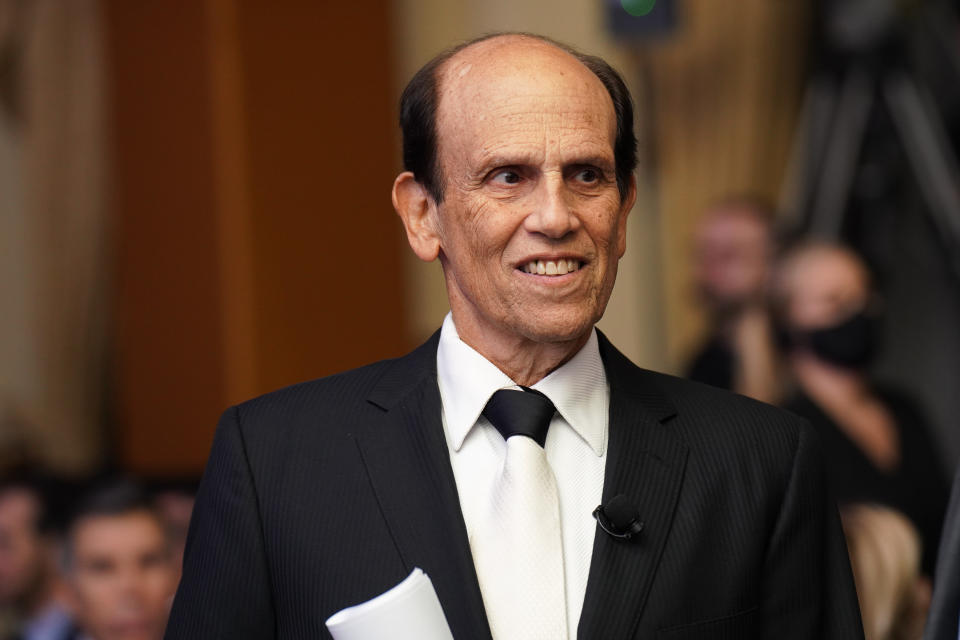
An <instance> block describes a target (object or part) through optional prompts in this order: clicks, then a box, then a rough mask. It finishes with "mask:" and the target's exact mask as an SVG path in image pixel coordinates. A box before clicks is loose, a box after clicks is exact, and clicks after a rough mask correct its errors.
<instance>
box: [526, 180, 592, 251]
mask: <svg viewBox="0 0 960 640" xmlns="http://www.w3.org/2000/svg"><path fill="white" fill-rule="evenodd" d="M536 194H537V198H536V201H535V202H534V203H533V205H534V209H533V211H531V212H530V215H528V216H527V218H526V220H525V221H524V228H526V230H527V231H529V232H531V233H541V234H543V235H545V236H547V237H548V238H553V239H560V238H563V237H564V236H566V235H567V234H569V233H571V232H573V231H576V230H577V229H578V228H579V227H580V219H579V218H578V217H577V214H576V211H575V206H574V200H573V194H571V193H569V190H568V189H567V185H566V184H565V183H564V180H563V178H562V177H561V176H556V175H547V176H545V178H544V179H543V180H542V181H541V182H540V184H539V185H538V188H537V190H536Z"/></svg>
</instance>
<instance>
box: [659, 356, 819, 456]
mask: <svg viewBox="0 0 960 640" xmlns="http://www.w3.org/2000/svg"><path fill="white" fill-rule="evenodd" d="M644 376H646V377H647V379H648V381H649V383H650V384H654V385H656V386H657V387H658V388H660V389H661V391H662V392H663V393H664V395H665V396H666V397H667V398H668V400H669V402H670V403H671V404H672V405H673V406H674V407H675V409H676V411H677V416H678V418H679V419H678V420H677V423H678V427H679V428H681V429H682V431H683V432H684V434H685V435H686V436H687V437H688V438H689V439H692V440H706V441H708V442H709V443H710V444H711V445H722V443H729V444H734V445H741V446H744V447H748V448H756V447H757V446H762V445H763V443H766V442H770V441H780V442H781V443H782V444H783V445H785V446H786V447H787V448H789V450H790V451H793V450H795V448H796V446H797V444H798V442H799V440H800V438H801V437H804V438H807V437H812V436H813V430H812V428H811V427H810V426H809V424H807V422H806V420H804V419H803V418H801V417H799V416H797V415H795V414H793V413H791V412H789V411H786V410H784V409H781V408H779V407H775V406H773V405H770V404H767V403H765V402H760V401H758V400H754V399H753V398H748V397H746V396H742V395H739V394H736V393H732V392H730V391H727V390H724V389H719V388H717V387H712V386H710V385H706V384H703V383H700V382H694V381H692V380H686V379H684V378H678V377H676V376H671V375H667V374H664V373H658V372H654V371H646V370H644Z"/></svg>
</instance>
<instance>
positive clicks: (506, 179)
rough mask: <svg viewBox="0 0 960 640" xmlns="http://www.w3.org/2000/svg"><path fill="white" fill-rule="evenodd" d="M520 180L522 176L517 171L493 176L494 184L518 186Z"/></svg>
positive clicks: (499, 172) (507, 171)
mask: <svg viewBox="0 0 960 640" xmlns="http://www.w3.org/2000/svg"><path fill="white" fill-rule="evenodd" d="M520 180H521V178H520V174H519V173H517V172H516V171H509V170H504V171H498V172H497V173H495V174H494V175H493V182H495V183H499V184H517V183H519V182H520Z"/></svg>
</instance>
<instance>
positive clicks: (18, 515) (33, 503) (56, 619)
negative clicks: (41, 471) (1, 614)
mask: <svg viewBox="0 0 960 640" xmlns="http://www.w3.org/2000/svg"><path fill="white" fill-rule="evenodd" d="M51 490H52V484H51V482H49V481H46V480H44V479H42V478H40V477H39V476H38V475H36V474H33V473H30V472H28V471H19V470H18V471H12V472H10V473H9V474H8V475H7V476H6V477H5V478H3V479H2V480H0V606H2V607H3V608H4V609H6V613H7V615H8V620H7V626H6V627H5V628H4V629H3V630H2V632H0V634H2V636H3V637H4V638H11V639H12V638H17V639H19V640H61V639H62V638H64V637H65V635H66V634H67V633H68V632H69V629H70V627H71V619H70V616H69V614H68V612H67V608H66V605H65V602H64V594H63V585H62V583H61V582H60V580H59V575H58V572H57V562H56V558H57V552H58V544H59V540H58V535H57V533H58V532H57V527H56V517H55V516H56V514H55V513H53V512H52V511H53V510H54V505H52V504H51V503H52V499H51V495H50V494H51Z"/></svg>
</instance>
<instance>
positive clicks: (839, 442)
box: [773, 241, 947, 575]
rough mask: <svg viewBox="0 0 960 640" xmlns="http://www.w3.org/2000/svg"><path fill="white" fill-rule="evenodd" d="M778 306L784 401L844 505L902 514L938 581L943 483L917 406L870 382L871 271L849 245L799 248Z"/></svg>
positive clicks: (780, 274)
mask: <svg viewBox="0 0 960 640" xmlns="http://www.w3.org/2000/svg"><path fill="white" fill-rule="evenodd" d="M773 303H774V308H775V313H776V317H777V321H778V325H779V331H780V334H781V335H780V339H781V343H782V345H783V346H784V349H785V356H786V363H787V367H788V369H789V374H790V376H791V379H792V383H793V389H792V390H791V391H790V392H789V394H788V395H787V397H786V399H785V401H784V403H783V404H784V406H785V408H787V409H789V410H791V411H793V412H794V413H797V414H799V415H800V416H802V417H804V418H806V419H807V420H809V421H810V422H811V423H812V424H813V426H814V428H815V429H816V430H817V431H818V433H819V435H820V440H821V442H822V443H823V449H824V456H825V461H826V467H827V474H828V476H829V479H830V481H831V484H832V486H833V490H834V494H835V495H836V498H837V500H838V502H839V503H840V504H841V505H843V504H850V503H855V502H876V503H880V504H884V505H888V506H891V507H893V508H894V509H897V510H899V511H901V512H903V513H904V514H905V515H906V516H907V517H909V518H910V520H911V521H912V522H913V523H914V524H915V525H916V526H917V528H918V530H919V531H920V535H921V538H922V540H923V565H922V566H923V570H924V572H925V573H926V574H927V575H931V574H932V571H933V565H934V561H935V555H936V550H937V541H938V539H939V535H940V526H941V524H942V521H943V511H944V509H945V507H946V502H947V484H946V479H945V477H944V475H943V473H942V471H941V470H940V468H939V466H938V464H937V459H938V457H937V455H936V454H935V451H934V444H933V441H932V440H931V438H930V435H929V431H928V428H927V422H926V420H925V419H924V418H923V415H922V413H921V412H920V411H919V409H918V407H917V406H916V405H915V404H914V403H913V402H912V401H911V400H910V398H908V397H907V396H906V395H904V394H903V393H902V392H901V391H899V390H897V389H894V388H891V387H889V386H884V385H879V384H876V383H875V382H873V381H871V380H870V378H869V377H868V375H867V369H866V368H867V366H868V365H869V364H870V362H871V360H872V358H873V356H874V354H875V352H876V351H877V349H878V344H877V331H876V329H875V326H876V323H877V321H878V316H877V312H876V309H875V306H876V305H875V304H874V303H873V295H872V292H871V281H870V275H869V272H868V270H867V267H866V265H865V264H864V262H863V261H862V260H861V259H860V257H859V256H857V254H855V253H854V252H853V251H851V250H849V249H847V248H844V247H841V246H838V245H832V244H828V243H824V242H816V241H806V242H803V243H800V244H798V245H796V246H795V247H793V248H792V249H791V250H789V251H787V252H786V254H785V255H784V257H783V258H782V260H781V262H780V264H779V266H778V269H777V273H776V275H775V280H774V288H773Z"/></svg>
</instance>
